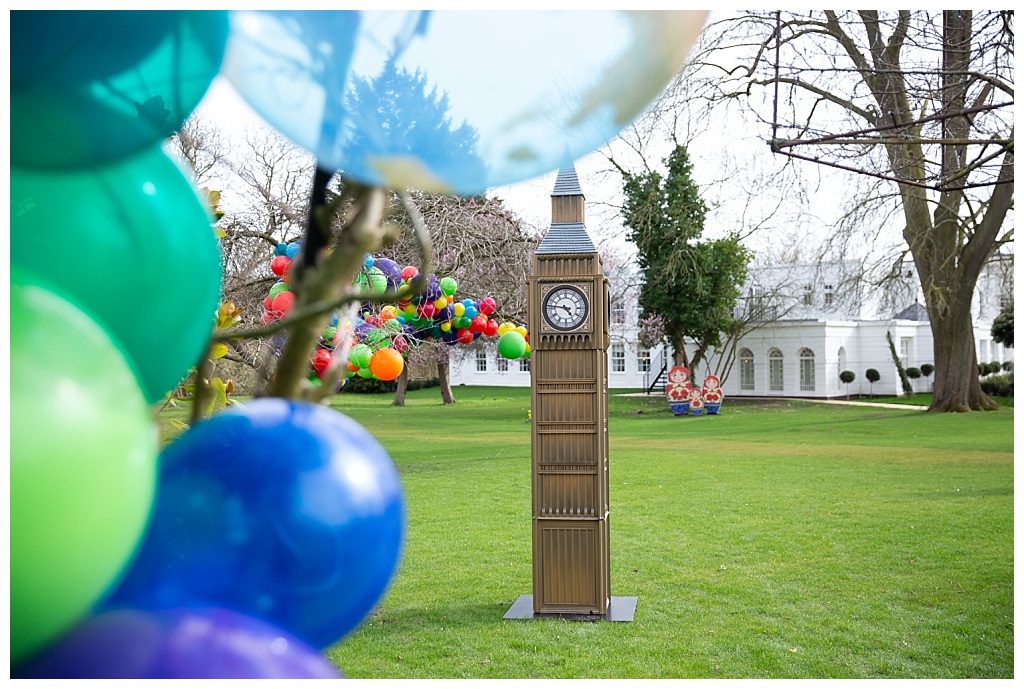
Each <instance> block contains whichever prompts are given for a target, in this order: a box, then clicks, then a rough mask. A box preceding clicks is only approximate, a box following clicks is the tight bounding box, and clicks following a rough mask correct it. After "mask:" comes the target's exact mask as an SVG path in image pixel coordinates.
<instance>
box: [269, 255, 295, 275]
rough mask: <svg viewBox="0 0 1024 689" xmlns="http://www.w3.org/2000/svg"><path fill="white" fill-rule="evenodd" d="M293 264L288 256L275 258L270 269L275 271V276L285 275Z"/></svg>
mask: <svg viewBox="0 0 1024 689" xmlns="http://www.w3.org/2000/svg"><path fill="white" fill-rule="evenodd" d="M291 262H292V259H290V258H288V257H287V256H275V257H274V260H273V261H271V262H270V269H271V270H272V271H274V275H284V272H285V270H287V269H288V266H289V265H290V264H291Z"/></svg>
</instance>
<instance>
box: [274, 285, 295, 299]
mask: <svg viewBox="0 0 1024 689" xmlns="http://www.w3.org/2000/svg"><path fill="white" fill-rule="evenodd" d="M290 291H291V289H290V288H289V287H288V283H287V282H275V283H274V286H273V287H271V288H270V298H271V299H273V298H274V297H276V296H277V295H279V294H280V293H281V292H290Z"/></svg>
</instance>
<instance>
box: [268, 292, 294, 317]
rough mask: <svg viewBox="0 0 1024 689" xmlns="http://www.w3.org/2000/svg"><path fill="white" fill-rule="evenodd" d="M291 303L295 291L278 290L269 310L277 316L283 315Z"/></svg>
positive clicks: (288, 309)
mask: <svg viewBox="0 0 1024 689" xmlns="http://www.w3.org/2000/svg"><path fill="white" fill-rule="evenodd" d="M293 303H295V292H280V293H279V294H278V295H277V296H276V297H274V301H273V303H271V305H270V306H271V308H270V311H271V312H272V313H273V314H274V315H275V316H277V317H281V316H284V315H286V314H287V313H288V312H289V311H291V310H292V304H293Z"/></svg>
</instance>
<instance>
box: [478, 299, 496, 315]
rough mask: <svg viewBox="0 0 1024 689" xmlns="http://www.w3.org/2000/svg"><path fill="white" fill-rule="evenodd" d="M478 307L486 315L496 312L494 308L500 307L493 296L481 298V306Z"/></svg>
mask: <svg viewBox="0 0 1024 689" xmlns="http://www.w3.org/2000/svg"><path fill="white" fill-rule="evenodd" d="M478 308H479V309H480V313H482V314H484V315H485V316H490V315H491V314H492V313H494V310H495V309H496V308H498V304H497V302H495V301H494V299H493V298H491V297H484V298H483V299H481V300H480V306H479V307H478Z"/></svg>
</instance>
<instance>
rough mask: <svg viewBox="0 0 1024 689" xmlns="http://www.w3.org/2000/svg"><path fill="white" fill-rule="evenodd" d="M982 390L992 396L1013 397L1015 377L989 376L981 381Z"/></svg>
mask: <svg viewBox="0 0 1024 689" xmlns="http://www.w3.org/2000/svg"><path fill="white" fill-rule="evenodd" d="M981 391H982V392H984V393H985V394H986V395H989V396H991V397H1013V377H1012V376H1006V375H1002V376H989V377H988V378H986V379H985V380H983V381H981Z"/></svg>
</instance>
